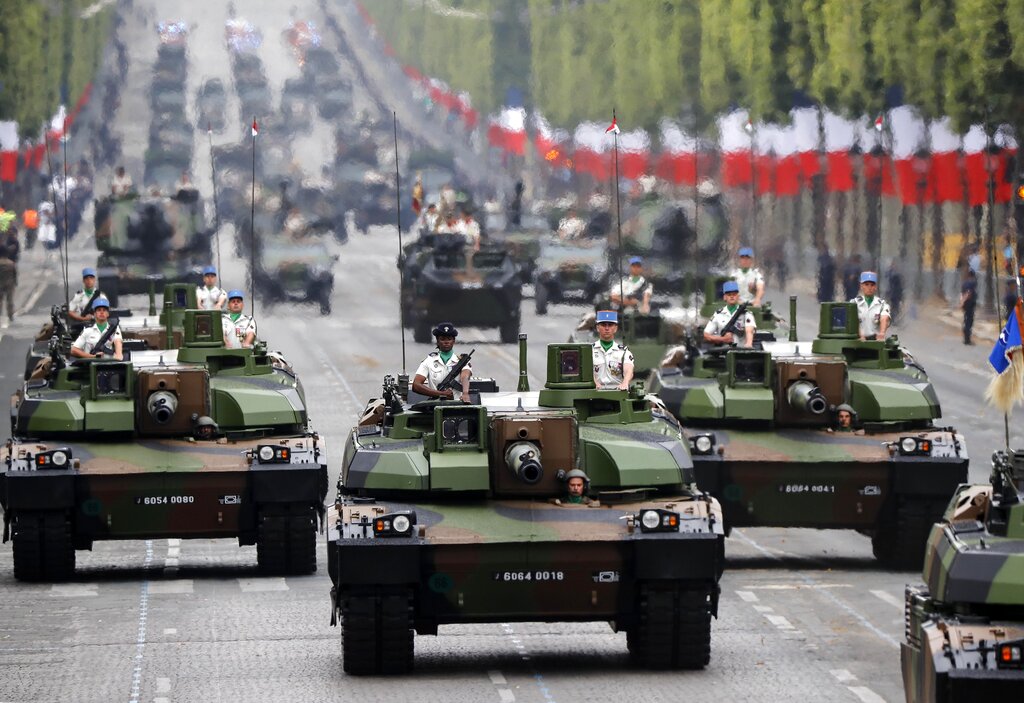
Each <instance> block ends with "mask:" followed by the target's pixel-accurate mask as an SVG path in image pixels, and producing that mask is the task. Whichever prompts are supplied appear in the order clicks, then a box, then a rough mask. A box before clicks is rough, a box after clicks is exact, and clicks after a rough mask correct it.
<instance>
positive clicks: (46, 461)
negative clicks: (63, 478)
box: [32, 448, 71, 470]
mask: <svg viewBox="0 0 1024 703" xmlns="http://www.w3.org/2000/svg"><path fill="white" fill-rule="evenodd" d="M70 462H71V450H70V449H66V448H65V449H52V450H50V451H48V452H39V453H38V454H36V455H35V456H34V457H33V458H32V465H33V467H34V468H35V469H37V470H38V469H54V470H56V469H65V468H67V466H68V464H69V463H70Z"/></svg>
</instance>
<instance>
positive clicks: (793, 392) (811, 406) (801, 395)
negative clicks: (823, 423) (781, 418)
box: [786, 381, 828, 415]
mask: <svg viewBox="0 0 1024 703" xmlns="http://www.w3.org/2000/svg"><path fill="white" fill-rule="evenodd" d="M786 400H787V401H789V405H790V407H793V408H795V409H797V410H802V411H804V412H808V413H810V414H812V415H822V414H824V412H825V411H826V410H828V400H826V399H825V395H824V394H823V393H822V392H821V389H820V388H818V387H817V386H816V385H814V384H813V383H811V382H810V381H797V382H796V383H794V384H793V385H792V386H790V387H789V390H788V391H786Z"/></svg>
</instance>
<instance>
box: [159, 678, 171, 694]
mask: <svg viewBox="0 0 1024 703" xmlns="http://www.w3.org/2000/svg"><path fill="white" fill-rule="evenodd" d="M170 690H171V680H170V679H169V678H167V677H163V676H162V677H160V678H158V679H157V680H156V692H157V693H167V692H168V691H170Z"/></svg>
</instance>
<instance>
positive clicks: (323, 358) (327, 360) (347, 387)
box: [318, 348, 362, 408]
mask: <svg viewBox="0 0 1024 703" xmlns="http://www.w3.org/2000/svg"><path fill="white" fill-rule="evenodd" d="M318 351H319V356H320V361H321V362H323V363H324V364H325V365H326V366H327V368H328V369H330V370H331V373H333V374H334V376H335V377H336V378H337V379H338V380H339V381H341V385H343V386H344V387H345V390H346V391H348V394H349V395H350V396H351V397H352V401H353V402H354V403H355V404H356V407H357V408H360V407H362V403H360V402H359V396H357V395H356V392H355V391H354V390H352V386H350V385H349V384H348V379H346V378H345V376H344V375H343V374H342V373H341V371H340V370H339V369H338V367H337V366H335V365H334V362H333V361H331V358H330V357H329V356H327V354H326V353H324V351H323V349H321V348H318Z"/></svg>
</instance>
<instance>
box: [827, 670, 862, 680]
mask: <svg viewBox="0 0 1024 703" xmlns="http://www.w3.org/2000/svg"><path fill="white" fill-rule="evenodd" d="M828 673H830V674H832V675H833V676H835V677H836V680H837V681H838V682H839V683H850V682H851V681H856V680H857V677H856V676H854V675H853V674H851V673H850V671H849V670H848V669H832V670H831V671H830V672H828Z"/></svg>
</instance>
